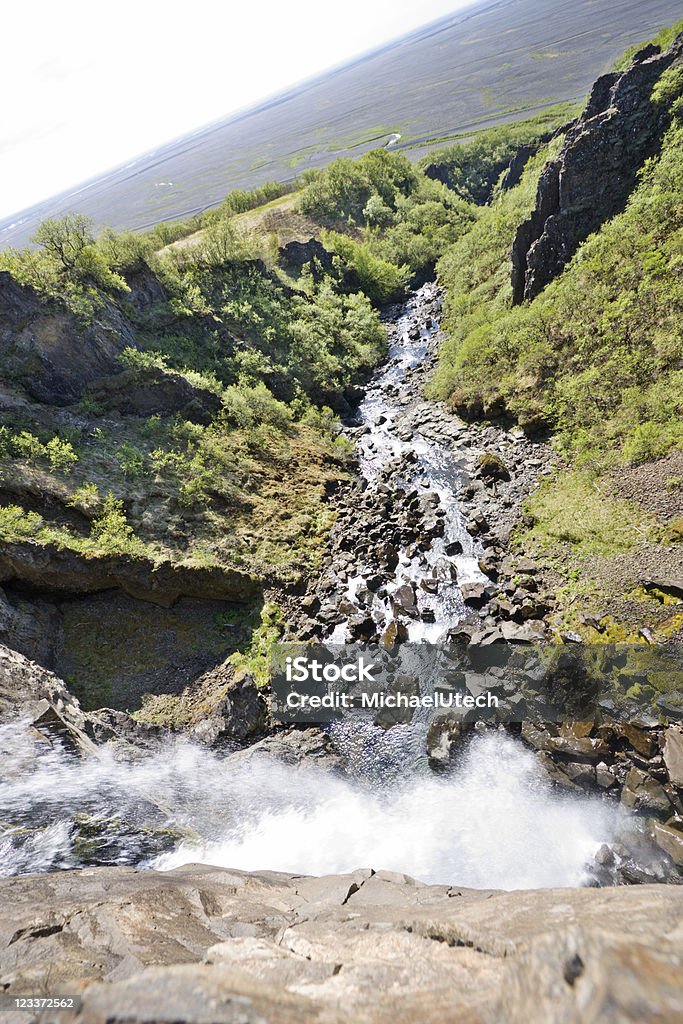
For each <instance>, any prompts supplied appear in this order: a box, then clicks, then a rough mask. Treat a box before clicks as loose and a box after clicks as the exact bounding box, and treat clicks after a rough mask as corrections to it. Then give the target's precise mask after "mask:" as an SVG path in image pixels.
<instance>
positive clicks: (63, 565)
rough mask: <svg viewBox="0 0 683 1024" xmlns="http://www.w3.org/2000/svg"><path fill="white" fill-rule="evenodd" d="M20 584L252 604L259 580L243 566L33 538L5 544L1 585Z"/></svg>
mask: <svg viewBox="0 0 683 1024" xmlns="http://www.w3.org/2000/svg"><path fill="white" fill-rule="evenodd" d="M16 582H20V583H22V584H23V585H24V586H25V587H28V589H29V590H32V591H38V592H40V593H45V592H47V593H49V592H57V593H59V592H63V593H71V594H96V593H98V592H100V591H104V590H115V589H120V590H123V591H124V592H125V593H126V594H129V595H130V596H131V597H136V598H138V599H139V600H141V601H151V602H152V603H153V604H158V605H161V606H162V607H164V608H170V607H171V605H173V604H174V602H175V601H177V600H178V599H179V598H180V597H197V598H202V599H204V600H217V601H236V602H246V601H249V600H250V599H251V598H253V597H255V596H256V595H257V594H258V592H259V584H258V583H257V581H256V580H254V579H253V578H252V577H251V576H248V575H247V574H246V573H243V572H240V571H239V570H237V569H227V568H224V567H222V566H210V567H206V568H203V567H195V566H189V565H178V564H174V563H173V562H170V561H168V560H167V561H162V562H153V561H151V559H149V558H145V557H143V556H139V555H135V556H133V555H97V554H88V553H82V552H77V551H73V550H71V549H69V548H59V547H57V546H56V545H54V544H35V543H33V542H32V541H25V542H23V543H22V542H18V543H10V542H3V543H0V583H16Z"/></svg>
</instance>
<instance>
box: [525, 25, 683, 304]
mask: <svg viewBox="0 0 683 1024" xmlns="http://www.w3.org/2000/svg"><path fill="white" fill-rule="evenodd" d="M682 61H683V36H679V37H678V39H677V40H676V42H675V43H674V45H673V46H672V47H671V49H670V50H668V51H667V52H666V53H661V52H660V50H659V48H658V47H657V46H654V45H650V46H647V47H645V48H644V49H643V50H641V51H640V52H639V53H637V54H636V55H635V57H634V58H633V61H632V63H631V66H630V67H629V68H628V69H627V70H626V71H624V72H622V73H619V72H613V73H611V74H608V75H603V77H602V78H599V79H598V81H597V82H596V83H595V85H594V86H593V90H592V93H591V96H590V100H589V102H588V106H587V107H586V109H585V111H584V113H583V114H582V116H581V117H580V118H579V120H578V121H577V123H576V124H575V125H574V126H573V127H572V128H571V129H570V130H569V132H568V133H567V136H566V139H565V142H564V146H563V148H562V151H561V153H560V155H559V156H558V157H557V159H555V160H553V161H551V162H550V163H549V164H548V165H547V166H546V168H545V170H544V171H543V173H542V175H541V179H540V181H539V185H538V193H537V197H536V208H535V210H534V211H533V213H532V215H531V217H530V218H529V219H528V220H527V221H525V222H524V223H523V224H522V225H521V227H520V228H519V230H518V232H517V235H516V237H515V240H514V244H513V247H512V289H513V297H514V301H515V302H516V303H519V302H522V301H524V300H528V299H533V298H534V297H535V296H536V295H538V294H539V292H541V291H542V290H543V289H544V288H545V286H546V285H547V284H549V282H550V281H552V280H553V279H554V278H555V277H557V276H558V275H559V274H560V273H561V272H562V270H563V268H564V267H565V266H566V264H567V263H568V262H569V260H570V259H571V257H572V256H573V255H574V253H575V252H576V250H577V248H578V246H579V245H580V243H581V242H583V241H584V240H585V239H586V238H587V237H588V236H589V235H590V234H591V233H592V232H594V231H597V229H598V228H599V227H600V226H601V225H602V224H603V223H604V222H605V221H606V220H609V219H610V218H611V217H613V216H614V215H615V214H617V213H619V212H620V211H621V210H623V209H624V207H625V205H626V203H627V200H628V197H629V195H630V194H631V192H632V191H633V187H634V185H635V182H636V177H637V174H638V171H639V169H640V168H641V167H642V166H643V164H644V162H645V161H646V160H647V158H648V157H651V156H653V155H654V154H655V153H656V152H657V151H658V149H659V147H660V144H661V140H662V138H663V136H664V132H665V131H666V129H667V127H668V126H669V123H670V118H669V115H668V114H667V112H666V110H664V109H662V108H660V107H659V106H658V105H657V103H656V102H654V101H653V98H652V91H653V87H654V85H655V83H656V82H657V81H658V80H659V78H660V77H661V75H662V74H663V72H664V71H666V70H667V69H669V68H671V67H672V66H673V65H674V64H675V65H677V66H678V65H680V64H681V62H682Z"/></svg>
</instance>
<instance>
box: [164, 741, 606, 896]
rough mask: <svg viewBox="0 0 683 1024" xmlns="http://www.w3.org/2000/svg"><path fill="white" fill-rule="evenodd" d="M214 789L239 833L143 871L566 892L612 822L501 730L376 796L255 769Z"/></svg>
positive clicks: (303, 775)
mask: <svg viewBox="0 0 683 1024" xmlns="http://www.w3.org/2000/svg"><path fill="white" fill-rule="evenodd" d="M216 781H217V782H218V781H219V780H216ZM221 783H222V785H223V786H225V787H227V788H226V789H223V794H224V796H225V795H227V794H229V796H230V800H231V802H232V801H234V802H235V803H236V804H237V805H238V806H239V805H240V804H242V806H243V809H244V811H245V812H246V811H248V812H249V813H244V814H241V815H240V821H239V826H238V827H236V828H235V827H231V826H228V827H227V828H226V829H225V833H224V834H223V835H221V836H220V837H219V838H216V839H213V840H212V841H209V842H204V843H200V844H199V845H197V844H195V843H187V842H186V843H182V844H181V845H180V846H179V847H178V848H177V849H176V850H175V851H173V852H172V853H170V854H166V855H164V856H162V857H160V858H159V859H158V860H157V861H156V862H155V866H157V867H160V868H162V869H163V868H173V867H177V866H179V865H182V864H186V863H194V862H201V863H207V864H218V865H222V866H225V867H232V868H242V869H246V870H256V869H259V868H270V869H273V870H280V871H291V872H301V873H305V874H325V873H335V872H343V871H350V870H352V869H354V868H357V867H373V868H376V869H377V868H388V869H392V870H396V871H404V872H406V873H407V874H410V875H413V876H415V877H416V878H418V879H421V880H422V881H425V882H441V883H453V884H459V885H465V886H473V887H484V888H491V887H492V888H506V889H516V888H541V887H547V886H577V885H581V884H582V882H583V881H584V878H585V865H586V863H587V862H588V861H589V860H590V859H591V858H592V857H593V856H594V854H595V853H596V851H597V849H598V848H599V846H600V845H601V844H602V843H604V842H609V841H610V840H611V839H612V838H613V836H614V833H615V831H616V829H617V827H618V819H619V814H618V812H617V810H616V808H614V807H613V806H609V805H608V804H606V803H605V802H602V801H599V800H589V799H586V798H579V799H577V798H561V797H559V796H558V795H556V794H555V793H554V792H553V791H552V790H551V788H550V786H549V784H548V782H547V780H546V779H545V778H544V777H543V775H542V772H541V770H540V768H539V765H538V763H537V761H536V759H535V757H534V755H533V754H532V753H530V752H529V751H527V750H525V749H524V748H523V747H522V746H521V744H519V743H518V742H516V741H515V740H512V739H510V738H509V737H507V736H504V735H502V734H490V735H484V736H481V737H477V738H476V739H475V740H474V741H473V742H472V744H471V746H470V748H469V751H468V753H467V754H466V756H465V757H464V760H463V762H462V764H461V765H460V767H459V769H458V770H457V771H456V772H454V773H453V774H452V775H450V776H448V777H445V778H439V777H437V776H434V775H431V774H430V775H418V776H412V777H410V778H409V779H407V780H403V781H400V780H399V781H394V782H393V783H392V784H391V785H390V786H388V787H386V788H380V789H378V788H376V787H371V786H368V785H363V784H362V783H359V782H358V781H357V780H346V779H342V778H339V777H337V776H334V775H332V774H330V773H327V772H321V771H316V770H313V769H310V768H308V769H300V770H292V769H291V768H285V767H284V766H280V765H278V766H277V767H276V766H274V765H273V764H265V763H264V764H258V765H255V766H253V767H252V768H251V769H250V772H249V777H248V779H245V778H235V777H233V778H226V779H224V780H221ZM245 783H246V786H245ZM258 792H260V793H261V794H262V795H263V798H264V799H263V801H262V803H261V805H260V806H259V803H258V800H255V799H254V798H255V796H256V795H257V793H258Z"/></svg>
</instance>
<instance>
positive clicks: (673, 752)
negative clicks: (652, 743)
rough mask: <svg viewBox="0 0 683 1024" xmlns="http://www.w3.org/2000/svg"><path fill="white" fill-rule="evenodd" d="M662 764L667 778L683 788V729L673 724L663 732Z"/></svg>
mask: <svg viewBox="0 0 683 1024" xmlns="http://www.w3.org/2000/svg"><path fill="white" fill-rule="evenodd" d="M664 764H665V765H666V770H667V773H668V775H669V780H670V781H671V782H672V783H673V784H674V786H679V787H681V788H683V729H681V728H676V726H673V725H670V726H669V728H668V729H667V730H666V732H665V733H664Z"/></svg>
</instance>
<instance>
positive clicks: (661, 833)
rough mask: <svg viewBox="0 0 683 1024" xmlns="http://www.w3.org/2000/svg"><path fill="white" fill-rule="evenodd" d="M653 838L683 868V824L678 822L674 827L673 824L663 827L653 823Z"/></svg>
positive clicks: (659, 823) (660, 824)
mask: <svg viewBox="0 0 683 1024" xmlns="http://www.w3.org/2000/svg"><path fill="white" fill-rule="evenodd" d="M652 837H653V839H654V841H655V842H656V843H657V845H658V846H659V847H660V849H662V850H664V852H665V853H666V854H668V856H669V857H671V859H672V861H673V862H674V864H676V866H677V867H679V868H683V822H680V821H677V822H676V827H674V825H673V824H671V823H667V824H666V825H663V824H662V823H661V822H659V821H655V822H653V823H652Z"/></svg>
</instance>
